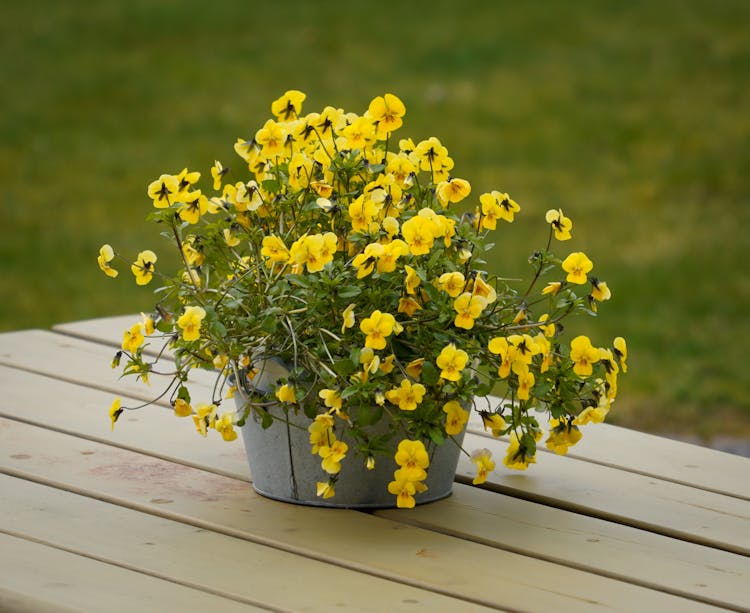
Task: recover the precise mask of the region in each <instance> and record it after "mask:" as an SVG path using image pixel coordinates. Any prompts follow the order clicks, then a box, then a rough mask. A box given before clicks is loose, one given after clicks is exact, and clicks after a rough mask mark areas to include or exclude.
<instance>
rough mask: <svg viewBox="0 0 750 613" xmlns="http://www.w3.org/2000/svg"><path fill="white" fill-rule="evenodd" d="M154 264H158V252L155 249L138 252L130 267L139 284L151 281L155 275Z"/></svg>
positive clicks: (146, 283)
mask: <svg viewBox="0 0 750 613" xmlns="http://www.w3.org/2000/svg"><path fill="white" fill-rule="evenodd" d="M154 264H156V254H155V253H154V252H153V251H151V250H148V249H147V250H146V251H141V252H140V253H139V254H138V258H136V260H135V262H134V263H133V265H132V266H131V267H130V271H131V272H132V273H133V275H134V276H135V282H136V283H137V284H138V285H148V284H149V283H150V282H151V279H152V278H153V276H154Z"/></svg>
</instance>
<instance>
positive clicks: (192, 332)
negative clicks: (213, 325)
mask: <svg viewBox="0 0 750 613" xmlns="http://www.w3.org/2000/svg"><path fill="white" fill-rule="evenodd" d="M205 317H206V311H205V309H203V307H199V306H188V307H185V312H184V313H183V314H182V315H180V317H178V319H177V325H178V326H179V327H180V330H182V340H184V341H197V340H198V339H199V338H200V336H201V323H202V322H203V319H204V318H205Z"/></svg>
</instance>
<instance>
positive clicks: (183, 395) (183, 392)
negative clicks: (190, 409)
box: [177, 385, 190, 404]
mask: <svg viewBox="0 0 750 613" xmlns="http://www.w3.org/2000/svg"><path fill="white" fill-rule="evenodd" d="M177 397H178V398H179V399H180V400H184V401H185V402H187V403H188V404H190V391H189V390H188V388H186V387H185V386H184V385H181V386H180V389H179V390H178V391H177Z"/></svg>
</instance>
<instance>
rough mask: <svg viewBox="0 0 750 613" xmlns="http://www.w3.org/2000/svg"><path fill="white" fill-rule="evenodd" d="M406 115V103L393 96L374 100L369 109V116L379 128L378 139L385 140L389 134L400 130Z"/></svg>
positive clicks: (387, 95)
mask: <svg viewBox="0 0 750 613" xmlns="http://www.w3.org/2000/svg"><path fill="white" fill-rule="evenodd" d="M405 114H406V107H405V106H404V103H403V102H401V100H400V99H399V98H398V97H397V96H394V95H393V94H385V95H384V96H378V97H376V98H373V100H372V101H371V102H370V106H369V107H368V108H367V116H368V117H369V118H370V119H372V121H373V122H374V123H375V124H376V126H377V133H378V138H383V137H385V136H387V135H388V133H390V132H394V131H395V130H398V129H399V128H400V127H401V126H402V125H403V123H404V122H403V119H402V117H403V116H404V115H405Z"/></svg>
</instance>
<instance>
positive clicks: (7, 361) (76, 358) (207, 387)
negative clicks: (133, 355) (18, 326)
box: [0, 330, 215, 405]
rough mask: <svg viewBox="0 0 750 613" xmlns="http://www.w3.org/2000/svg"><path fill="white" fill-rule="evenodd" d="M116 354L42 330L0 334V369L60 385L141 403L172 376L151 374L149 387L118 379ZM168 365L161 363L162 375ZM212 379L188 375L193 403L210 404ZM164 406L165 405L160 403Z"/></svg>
mask: <svg viewBox="0 0 750 613" xmlns="http://www.w3.org/2000/svg"><path fill="white" fill-rule="evenodd" d="M114 355H115V350H114V349H113V348H111V347H108V346H106V345H102V344H100V343H95V342H90V341H84V340H80V339H77V338H73V337H68V336H65V335H62V334H56V333H54V332H47V331H44V330H25V331H22V332H6V333H3V334H0V365H4V366H9V367H12V368H17V369H20V370H26V371H28V372H35V373H40V374H44V375H47V376H50V377H55V378H58V379H60V380H63V381H69V382H72V383H80V384H82V385H87V386H89V387H95V388H97V389H101V390H105V391H111V392H112V393H115V394H123V395H127V396H130V397H131V398H135V399H138V400H142V401H148V400H152V399H154V398H157V397H158V396H160V395H161V393H162V392H163V391H164V388H165V387H166V386H167V384H168V383H169V382H170V381H171V379H172V377H171V376H166V375H159V374H154V373H151V374H150V375H149V381H150V384H148V385H146V384H144V383H143V382H142V381H137V380H136V378H135V377H121V376H120V371H119V370H117V369H112V368H111V362H112V358H113V356H114ZM168 370H169V361H165V362H164V372H168ZM214 380H215V375H214V374H212V373H210V372H208V371H204V370H200V369H195V370H193V371H191V373H190V381H191V388H192V389H195V390H197V394H198V395H199V396H200V397H197V398H196V401H200V402H209V401H210V400H211V392H212V389H213V382H214ZM161 404H162V405H166V401H164V400H163V401H162V402H161Z"/></svg>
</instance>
